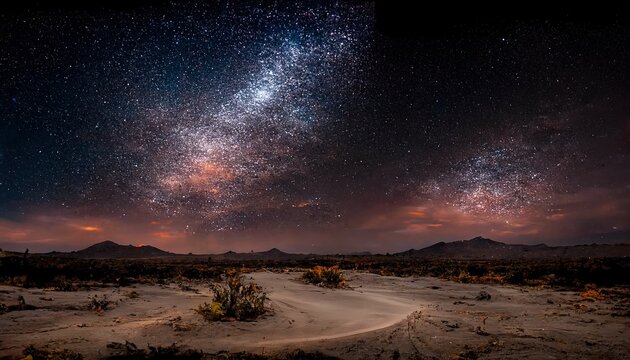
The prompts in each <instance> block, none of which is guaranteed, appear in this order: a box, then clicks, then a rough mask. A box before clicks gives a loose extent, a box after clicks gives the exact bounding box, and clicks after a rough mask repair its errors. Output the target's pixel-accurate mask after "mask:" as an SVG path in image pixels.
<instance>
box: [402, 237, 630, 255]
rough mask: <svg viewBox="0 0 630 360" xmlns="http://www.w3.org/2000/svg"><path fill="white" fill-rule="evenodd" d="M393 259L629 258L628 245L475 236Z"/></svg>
mask: <svg viewBox="0 0 630 360" xmlns="http://www.w3.org/2000/svg"><path fill="white" fill-rule="evenodd" d="M394 255H396V256H408V257H420V258H427V259H433V258H445V259H535V258H550V257H551V258H553V257H562V258H577V257H619V256H630V244H617V245H607V244H591V245H576V246H547V245H545V244H538V245H520V244H514V245H513V244H505V243H502V242H499V241H494V240H490V239H486V238H483V237H481V236H478V237H476V238H473V239H470V240H459V241H453V242H449V243H445V242H439V243H437V244H433V245H431V246H428V247H425V248H423V249H420V250H414V249H411V250H407V251H403V252H400V253H397V254H394Z"/></svg>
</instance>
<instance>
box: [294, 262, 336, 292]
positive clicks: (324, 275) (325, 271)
mask: <svg viewBox="0 0 630 360" xmlns="http://www.w3.org/2000/svg"><path fill="white" fill-rule="evenodd" d="M302 280H304V281H305V282H307V283H309V284H315V285H317V286H324V287H329V288H343V287H346V279H345V277H344V276H343V273H342V272H341V270H339V267H338V266H331V267H326V266H319V265H318V266H315V267H314V268H312V269H308V270H306V272H305V273H304V274H303V275H302Z"/></svg>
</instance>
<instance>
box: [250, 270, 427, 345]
mask: <svg viewBox="0 0 630 360" xmlns="http://www.w3.org/2000/svg"><path fill="white" fill-rule="evenodd" d="M252 277H253V279H254V280H255V281H256V282H257V283H259V284H260V285H262V286H263V287H264V288H265V289H267V290H268V292H269V298H270V300H271V303H272V306H273V308H274V309H275V311H276V313H277V314H279V316H281V317H282V318H286V319H287V322H288V323H289V324H290V325H291V326H290V327H288V328H287V331H283V332H281V333H275V334H270V335H269V336H267V339H266V340H264V341H260V342H259V345H277V344H288V343H294V342H304V341H315V340H326V339H333V338H339V337H345V336H350V335H356V334H360V333H365V332H369V331H374V330H378V329H382V328H386V327H388V326H391V325H394V324H396V323H398V322H400V321H402V320H404V319H405V318H406V317H407V316H408V315H409V314H410V313H412V312H413V311H415V310H417V309H418V306H417V302H415V301H413V300H410V299H405V298H401V297H400V296H397V295H396V294H394V293H392V292H391V291H386V290H381V289H371V288H361V289H360V290H359V291H356V290H351V289H335V290H331V289H322V288H318V287H316V286H312V285H306V284H304V283H301V282H299V281H295V280H291V278H292V277H294V276H293V275H292V276H287V275H284V274H274V273H257V274H254V275H253V276H252Z"/></svg>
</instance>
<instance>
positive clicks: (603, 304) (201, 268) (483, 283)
mask: <svg viewBox="0 0 630 360" xmlns="http://www.w3.org/2000/svg"><path fill="white" fill-rule="evenodd" d="M489 241H490V240H488V239H483V238H475V239H471V240H467V241H462V242H454V243H451V244H450V245H449V247H455V248H457V247H465V248H468V249H471V248H475V247H479V246H483V247H486V250H487V251H486V253H492V251H491V248H496V249H497V251H498V249H503V250H504V249H505V248H506V247H508V248H509V247H510V246H509V245H506V244H502V243H498V242H489ZM112 247H113V248H115V249H116V250H114V251H113V252H112V253H114V254H116V257H115V258H106V256H105V255H106V254H107V253H106V251H111V250H112ZM597 248H598V247H597V246H595V247H593V248H592V249H591V251H593V249H595V250H596V249H597ZM99 249H100V250H99ZM429 249H431V247H430V248H429ZM603 249H604V254H605V253H606V252H605V250H606V249H607V248H606V247H604V248H603ZM619 249H622V250H624V249H625V250H626V251H627V249H628V247H627V246H620V247H619ZM148 250H150V249H140V248H138V247H133V246H132V247H127V246H122V245H117V244H114V243H109V242H108V243H105V244H97V245H95V247H91V248H88V249H86V251H83V252H81V251H80V252H75V253H70V254H59V253H55V254H53V255H51V254H47V255H46V254H44V255H20V254H15V253H13V254H11V253H4V254H5V256H3V257H2V258H0V264H2V269H3V273H4V274H6V273H8V272H9V270H8V266H11V269H12V270H10V271H12V272H14V273H15V274H19V273H21V274H22V275H19V276H11V277H5V278H3V283H4V285H2V286H0V304H2V305H1V306H2V309H3V313H2V314H1V315H0V325H1V326H0V328H1V330H0V354H2V356H3V357H5V358H7V359H21V358H22V357H23V356H24V355H27V354H28V353H29V351H31V352H33V351H35V350H37V351H49V353H45V354H47V356H53V357H52V358H55V359H57V358H59V359H61V358H67V356H68V354H74V355H76V356H82V357H83V358H86V359H92V358H94V359H97V358H155V357H156V356H179V357H180V358H210V359H213V358H230V359H232V358H233V359H240V358H255V359H257V358H260V359H267V358H271V359H285V358H286V359H289V358H291V359H293V358H296V359H297V358H316V359H327V358H340V359H372V358H374V359H391V358H396V359H398V358H402V359H414V358H415V359H454V358H455V359H476V358H489V359H492V358H496V359H502V358H510V357H515V356H518V357H521V358H531V359H540V358H549V359H564V358H574V357H580V358H593V359H596V358H618V359H621V358H625V357H626V356H627V351H626V350H627V349H628V348H629V347H630V340H629V337H628V330H629V327H630V288H629V287H628V283H627V279H628V277H627V275H628V271H629V270H630V262H629V261H628V258H627V257H622V258H617V257H613V258H610V257H600V258H599V259H598V261H599V262H595V263H590V264H589V261H593V259H591V260H589V259H583V260H581V261H578V262H577V263H578V264H582V265H581V266H576V267H575V269H574V270H572V271H568V272H567V273H566V274H565V275H564V276H565V278H564V279H563V280H561V279H559V278H558V275H557V274H551V273H548V272H549V271H550V270H549V269H548V268H546V267H545V266H549V265H550V263H558V262H562V260H561V259H555V258H554V259H551V260H548V261H545V260H544V259H539V260H538V261H539V263H537V262H536V261H535V260H532V259H526V260H522V259H521V260H511V261H521V262H523V263H525V264H527V266H528V272H529V273H536V272H538V275H537V276H538V277H536V278H534V277H533V276H532V277H531V278H527V277H525V278H523V277H521V278H520V279H516V278H515V277H514V276H513V275H510V274H507V273H506V272H510V271H514V269H517V270H516V271H522V270H518V268H517V267H516V266H512V267H506V266H505V264H504V263H501V262H500V261H498V260H494V261H490V262H488V260H483V259H477V260H460V261H461V263H460V264H459V265H458V266H459V267H461V268H462V269H466V270H458V271H459V272H458V274H457V276H453V275H448V274H449V272H452V270H453V269H454V268H455V269H456V268H457V266H454V265H453V264H450V263H448V262H446V263H439V262H438V261H439V260H436V259H434V260H427V259H425V258H423V257H421V256H415V257H410V255H409V253H401V255H393V256H383V255H380V256H377V255H362V256H352V257H349V256H336V257H333V256H308V255H303V254H287V253H282V254H280V253H278V251H274V252H271V253H273V254H275V256H276V258H275V259H273V258H270V255H269V254H270V253H269V252H266V253H262V254H247V253H246V254H236V253H230V254H229V255H231V256H232V257H233V258H234V257H239V256H240V257H244V258H247V259H241V260H240V264H239V261H237V260H225V259H224V260H218V259H222V258H223V257H224V255H216V256H211V257H209V258H208V260H207V261H205V262H204V261H202V257H201V256H181V255H175V254H172V255H171V256H164V254H163V253H161V252H156V253H154V257H146V258H130V257H129V256H132V255H133V254H134V253H135V252H138V251H142V252H146V251H148ZM98 251H101V252H98ZM456 251H458V253H461V251H460V250H456ZM505 251H507V252H509V253H510V254H513V253H514V250H505ZM418 252H421V251H416V253H418ZM86 254H87V255H86ZM496 254H497V255H500V254H499V253H496ZM64 255H66V256H67V257H64ZM76 256H87V257H88V258H86V259H78V258H77V257H76ZM257 256H262V257H265V259H264V260H262V259H255V258H256V257H257ZM89 257H97V258H99V259H93V258H89ZM213 258H214V259H213ZM441 261H442V262H444V261H448V260H441ZM450 261H456V260H452V259H451V260H450ZM76 262H78V263H76ZM405 262H411V263H412V264H414V266H412V268H413V269H416V271H417V272H418V273H417V274H413V273H406V272H407V271H409V268H402V269H398V268H397V266H400V265H401V263H405ZM88 263H89V264H91V266H85V265H86V264H88ZM311 263H329V264H331V265H332V264H336V265H332V267H330V268H328V267H321V266H315V267H313V268H310V267H309V265H311ZM72 264H74V265H72ZM543 264H545V266H543ZM586 264H588V265H586ZM339 265H342V267H344V269H339V268H338V266H339ZM419 265H424V266H425V267H426V268H432V269H433V270H431V271H433V272H435V271H438V270H436V269H438V268H439V269H441V271H442V274H441V275H440V274H438V273H432V274H431V275H433V276H426V275H425V276H423V275H422V273H421V270H420V269H421V268H422V267H421V266H419ZM427 265H432V267H431V266H427ZM73 266H83V267H84V268H86V269H91V270H89V271H92V274H89V276H91V277H92V280H82V279H80V278H79V277H77V276H75V277H72V276H70V275H69V273H72V272H73ZM359 266H364V269H363V270H357V267H359ZM237 267H238V270H231V269H236V268H237ZM587 267H588V272H590V273H592V274H595V275H598V276H599V275H600V274H599V273H600V272H602V271H608V272H611V273H612V271H614V272H615V274H616V275H617V277H606V276H605V274H604V275H603V276H602V277H601V278H602V279H605V278H607V279H608V280H607V281H603V282H600V283H599V284H598V283H592V282H589V281H590V279H588V278H584V277H583V275H584V274H585V273H586V272H585V270H587ZM43 268H47V269H48V270H47V271H46V270H43ZM102 268H106V269H107V271H106V272H102ZM134 268H136V269H135V270H134ZM138 268H141V269H142V270H138ZM317 268H320V269H323V270H324V271H325V270H327V269H332V270H331V271H336V273H335V274H338V275H339V279H338V280H339V282H337V283H334V284H333V283H331V284H328V283H326V280H325V279H323V280H320V281H321V282H319V283H317V284H313V283H309V282H308V281H306V280H305V279H307V278H306V276H305V275H304V274H305V272H304V271H307V272H309V269H317ZM562 268H564V269H568V268H569V267H568V266H566V264H563V265H562ZM29 269H30V270H29ZM168 269H170V270H168ZM173 269H175V270H173ZM184 269H187V270H188V273H187V276H186V275H183V274H185V273H186V272H185V271H182V270H184ZM300 269H302V271H300ZM552 269H553V268H552ZM42 270H43V271H42ZM191 270H194V271H191ZM556 270H557V268H556ZM29 271H31V272H32V271H39V272H38V273H39V274H42V273H43V274H47V275H46V276H41V275H40V276H39V279H36V278H35V277H33V276H31V277H32V279H31V280H30V281H33V282H29V279H28V277H29V273H28V272H29ZM66 271H67V272H69V273H68V276H67V277H66V276H65V275H60V274H62V273H64V272H66ZM134 271H135V272H134ZM173 271H174V272H173ZM230 271H233V272H234V273H238V274H239V275H240V276H242V281H243V283H244V284H247V283H255V284H257V286H258V287H259V289H260V290H261V293H264V295H265V299H264V311H263V312H262V313H261V314H260V316H256V317H255V318H252V319H236V318H217V319H214V320H216V321H208V319H204V316H202V312H200V311H199V308H200V306H201V305H202V304H207V303H212V302H213V299H216V297H215V294H214V292H215V291H213V288H212V284H217V283H222V282H226V274H229V273H230ZM310 271H312V270H310ZM551 271H553V270H551ZM619 271H621V274H620V273H619ZM398 272H400V273H398ZM388 273H389V274H391V275H387V274H388ZM174 274H177V275H174ZM393 275H399V276H393ZM86 276H87V274H86ZM510 276H512V277H510ZM100 277H102V278H100ZM228 277H229V275H228ZM222 279H223V280H222ZM19 281H22V283H21V284H19V283H18V282H19ZM37 281H39V283H37ZM12 282H13V284H14V285H13V286H11V285H8V284H11V283H12ZM16 285H17V286H16ZM34 285H38V286H34ZM239 286H240V285H239ZM239 320H243V321H239ZM29 349H30V350H29ZM151 349H153V350H151ZM151 351H153V352H151ZM51 354H52V355H51ZM165 354H168V355H165ZM40 356H41V355H40ZM54 356H57V357H54ZM36 357H37V356H36ZM36 357H35V358H36Z"/></svg>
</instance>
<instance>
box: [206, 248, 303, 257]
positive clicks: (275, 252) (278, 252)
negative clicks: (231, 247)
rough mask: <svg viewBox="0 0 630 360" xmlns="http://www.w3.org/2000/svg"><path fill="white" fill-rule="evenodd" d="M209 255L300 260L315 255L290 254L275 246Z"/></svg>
mask: <svg viewBox="0 0 630 360" xmlns="http://www.w3.org/2000/svg"><path fill="white" fill-rule="evenodd" d="M209 256H210V257H211V258H212V259H216V260H299V259H305V258H308V257H312V256H314V255H304V254H289V253H286V252H284V251H281V250H278V249H276V248H273V249H270V250H267V251H260V252H249V253H236V252H234V251H228V252H226V253H223V254H214V255H209Z"/></svg>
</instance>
